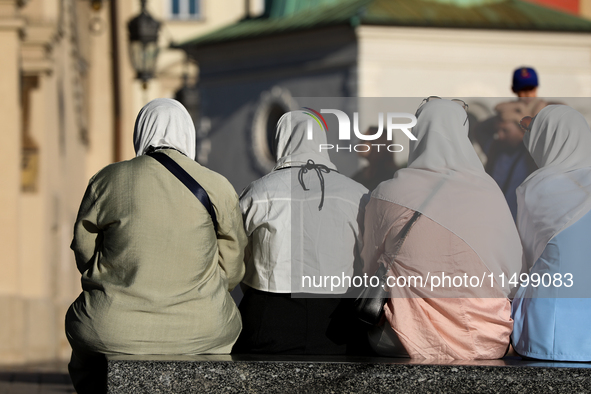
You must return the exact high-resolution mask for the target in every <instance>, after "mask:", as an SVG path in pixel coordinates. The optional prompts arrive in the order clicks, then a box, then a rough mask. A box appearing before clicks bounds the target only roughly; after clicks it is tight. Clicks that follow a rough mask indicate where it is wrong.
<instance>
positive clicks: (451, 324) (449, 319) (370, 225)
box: [362, 99, 521, 359]
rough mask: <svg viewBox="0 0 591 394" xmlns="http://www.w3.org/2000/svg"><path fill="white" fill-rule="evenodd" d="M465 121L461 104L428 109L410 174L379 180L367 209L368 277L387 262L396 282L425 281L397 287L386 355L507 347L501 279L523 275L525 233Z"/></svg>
mask: <svg viewBox="0 0 591 394" xmlns="http://www.w3.org/2000/svg"><path fill="white" fill-rule="evenodd" d="M466 120H467V114H466V112H465V110H464V109H463V108H462V106H461V105H459V104H458V103H456V102H452V101H448V100H443V99H438V100H429V101H428V102H427V103H425V104H424V105H422V106H421V107H420V108H419V109H418V111H417V125H416V126H415V127H414V128H413V134H414V135H415V136H416V137H417V140H416V141H411V143H410V153H409V161H408V168H404V169H401V170H399V171H397V172H396V174H395V175H394V178H393V179H392V180H390V181H386V182H383V183H381V184H380V185H379V186H378V188H377V189H376V190H375V191H374V192H373V193H372V196H371V200H370V202H369V204H368V206H367V209H366V217H365V236H364V247H363V252H362V257H363V260H364V263H365V269H364V271H365V272H366V273H367V274H373V273H374V272H375V271H376V269H377V267H378V264H385V265H386V266H388V265H390V267H391V269H390V275H391V276H393V277H395V278H398V277H403V278H409V277H413V276H414V277H421V278H422V281H423V286H421V284H420V282H419V284H414V283H413V282H411V281H410V280H409V281H407V282H406V284H404V281H402V280H399V281H396V282H392V281H391V283H398V285H397V286H394V287H391V288H390V295H391V298H390V299H389V300H388V302H387V304H386V306H385V317H386V322H385V323H384V324H383V325H382V326H381V327H378V329H376V330H374V331H373V332H372V333H371V335H370V336H371V340H372V343H373V344H374V348H375V349H376V350H377V351H378V352H379V353H382V354H385V355H398V356H404V355H410V356H411V357H423V358H432V357H436V358H451V359H491V358H499V357H502V356H503V355H504V354H505V351H506V350H507V348H508V345H509V335H510V333H511V328H512V320H511V318H510V303H509V300H508V299H507V296H508V295H509V293H510V290H511V289H510V288H509V286H508V284H507V280H505V281H504V286H503V283H502V278H501V276H502V275H505V277H507V276H511V275H512V274H513V273H514V272H519V271H520V269H521V247H520V244H519V236H518V234H517V230H516V228H515V225H514V224H513V220H512V217H511V213H510V212H509V208H508V207H507V203H506V202H505V199H504V198H503V195H502V193H501V191H500V190H499V187H498V186H497V184H496V183H495V182H494V180H493V179H492V178H491V177H490V176H488V175H487V174H486V173H485V172H484V168H483V167H482V164H481V163H480V160H479V159H478V156H477V155H476V153H475V151H474V149H473V147H472V145H471V143H470V141H469V139H468V123H467V121H466ZM415 211H418V212H421V213H422V216H420V217H419V218H418V220H417V221H416V223H415V224H414V226H413V227H412V228H411V229H410V232H409V233H408V237H407V238H406V239H405V241H404V243H403V245H402V247H401V249H400V251H399V253H398V254H397V255H396V256H395V253H396V245H397V244H398V240H399V238H400V236H399V233H400V231H401V229H402V227H403V226H404V225H405V224H406V223H407V222H408V221H409V220H410V218H411V217H412V216H413V214H414V212H415ZM446 277H447V278H449V279H447V278H446ZM457 277H459V278H461V279H457ZM454 278H455V281H453V279H454ZM452 281H453V282H452ZM459 281H461V284H460V283H459ZM458 284H459V286H457V285H458ZM437 286H439V287H437Z"/></svg>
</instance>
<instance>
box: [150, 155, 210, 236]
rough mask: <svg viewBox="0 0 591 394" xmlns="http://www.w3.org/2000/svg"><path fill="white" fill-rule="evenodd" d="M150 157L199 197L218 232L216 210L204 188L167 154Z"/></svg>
mask: <svg viewBox="0 0 591 394" xmlns="http://www.w3.org/2000/svg"><path fill="white" fill-rule="evenodd" d="M147 155H148V156H150V157H152V158H154V159H156V160H158V162H160V164H162V165H163V166H164V167H166V168H167V169H168V170H169V171H170V172H172V174H173V175H174V176H176V177H177V178H178V180H179V181H181V182H183V184H184V185H185V186H187V188H188V189H189V190H190V191H191V192H192V193H193V194H194V195H195V197H197V199H198V200H199V201H201V204H203V206H204V207H205V209H207V212H209V215H210V216H211V220H212V222H213V228H214V230H215V232H216V233H217V232H218V220H217V217H216V214H215V210H214V209H213V205H212V204H211V201H210V200H209V196H208V195H207V192H206V191H205V189H203V187H202V186H201V185H200V184H199V183H198V182H197V181H196V180H195V179H194V178H193V177H192V176H191V175H189V174H188V173H187V171H185V170H183V168H182V167H181V166H180V165H178V163H177V162H176V161H174V160H173V159H171V158H170V157H168V156H167V155H166V154H164V153H162V152H150V153H147Z"/></svg>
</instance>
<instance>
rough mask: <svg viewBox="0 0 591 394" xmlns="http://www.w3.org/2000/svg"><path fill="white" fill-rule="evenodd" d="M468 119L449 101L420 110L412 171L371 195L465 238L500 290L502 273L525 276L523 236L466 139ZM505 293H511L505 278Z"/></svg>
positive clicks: (411, 157)
mask: <svg viewBox="0 0 591 394" xmlns="http://www.w3.org/2000/svg"><path fill="white" fill-rule="evenodd" d="M465 120H466V112H465V111H464V109H463V108H462V107H461V106H460V105H458V104H457V103H454V102H452V101H449V100H432V101H429V102H427V103H426V104H425V105H423V106H422V107H420V108H419V109H418V111H417V125H416V126H415V127H414V128H413V134H414V135H415V136H416V137H417V140H416V141H410V147H409V149H410V153H409V159H408V168H403V169H401V170H398V171H397V172H396V174H395V175H394V178H393V179H392V180H389V181H386V182H383V183H381V184H380V185H379V186H378V187H377V189H376V190H375V191H374V192H373V193H372V197H373V198H379V199H382V200H386V201H391V202H393V203H396V204H399V205H402V206H405V207H407V208H410V209H412V210H415V211H419V212H421V213H422V214H423V215H425V216H427V217H429V218H430V219H431V220H433V221H435V222H437V223H439V224H440V225H442V226H443V227H445V228H447V229H448V230H450V231H451V232H453V233H454V234H455V235H457V236H458V237H460V238H461V239H463V240H464V241H465V242H466V243H467V244H468V245H469V246H470V247H471V248H472V249H473V250H474V251H475V252H476V253H477V254H478V256H479V257H480V259H481V260H482V262H483V263H484V264H485V265H486V267H488V269H489V270H490V271H491V272H492V273H494V276H495V280H496V281H497V283H498V284H499V288H500V284H501V280H500V278H499V275H500V274H501V273H504V274H505V275H506V277H508V278H510V277H511V276H512V275H513V274H514V273H520V272H521V269H522V258H521V257H522V251H521V245H520V241H519V235H518V233H517V229H516V228H515V224H514V222H513V218H512V217H511V212H510V211H509V207H508V206H507V203H506V202H505V198H504V196H503V194H502V192H501V190H500V189H499V187H498V186H497V184H496V183H495V181H494V180H493V179H492V178H491V177H490V176H489V175H487V174H486V172H485V171H484V168H483V166H482V163H481V162H480V160H479V159H478V156H477V155H476V152H475V151H474V148H473V147H472V144H471V143H470V140H469V139H468V126H469V125H468V123H467V122H465ZM425 242H429V240H428V239H426V240H425ZM503 290H504V293H505V294H506V295H508V294H509V292H510V287H509V284H508V281H507V279H505V286H504V288H503Z"/></svg>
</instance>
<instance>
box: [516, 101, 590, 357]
mask: <svg viewBox="0 0 591 394" xmlns="http://www.w3.org/2000/svg"><path fill="white" fill-rule="evenodd" d="M522 125H523V126H524V127H525V128H526V130H527V131H526V133H525V136H524V139H523V141H524V143H525V146H526V147H527V149H528V150H529V152H530V153H531V155H532V157H533V158H534V160H535V162H536V164H537V165H538V166H539V168H540V169H539V170H537V171H536V172H534V173H533V174H532V175H531V176H530V177H529V178H527V179H526V180H525V182H523V184H522V185H521V186H520V187H519V189H517V202H518V211H517V214H518V215H517V227H518V229H519V234H520V235H521V239H522V242H523V251H524V260H525V263H526V264H527V267H528V268H529V269H530V270H529V275H528V276H523V277H522V278H517V281H518V282H520V283H521V284H522V286H521V288H520V289H519V291H518V292H517V294H516V296H515V299H514V300H513V318H514V319H515V328H514V332H513V335H512V342H513V346H514V348H515V351H516V352H517V353H518V354H520V355H522V356H526V357H531V358H537V359H544V360H561V361H591V336H590V335H589V327H590V326H591V299H590V298H591V290H589V283H590V281H591V264H590V257H589V256H591V242H589V240H590V237H589V236H590V234H591V213H589V212H590V211H591V130H590V129H589V126H588V124H587V122H586V120H585V118H584V117H583V116H582V115H581V114H580V113H578V112H577V111H575V110H574V109H572V108H570V107H568V106H566V105H551V106H548V107H546V108H544V109H542V110H541V111H540V112H539V113H538V115H537V116H536V117H535V118H533V121H532V120H531V118H529V117H527V118H524V120H523V121H522Z"/></svg>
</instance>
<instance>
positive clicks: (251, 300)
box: [234, 111, 367, 354]
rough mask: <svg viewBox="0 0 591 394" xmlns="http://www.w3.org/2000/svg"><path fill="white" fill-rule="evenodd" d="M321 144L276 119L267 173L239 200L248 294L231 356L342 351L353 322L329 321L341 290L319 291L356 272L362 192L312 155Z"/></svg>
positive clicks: (319, 135) (299, 118) (313, 134)
mask: <svg viewBox="0 0 591 394" xmlns="http://www.w3.org/2000/svg"><path fill="white" fill-rule="evenodd" d="M322 144H326V131H325V130H323V128H322V127H321V126H320V125H319V123H317V122H315V121H313V120H312V118H311V117H310V116H308V115H307V114H306V113H305V112H304V111H293V112H289V113H287V114H285V115H283V116H282V117H281V119H280V120H279V122H278V123H277V131H276V134H275V144H274V146H275V155H276V158H277V164H276V165H275V168H274V169H273V171H271V173H269V174H267V175H266V176H264V177H263V178H261V179H259V180H257V181H254V182H253V183H251V184H250V185H249V186H248V187H247V188H246V189H245V190H244V192H243V193H242V195H241V196H240V207H241V208H242V213H243V215H244V225H245V228H246V234H247V235H248V249H247V252H246V260H245V262H246V274H245V276H244V281H243V283H244V284H245V285H246V287H247V288H248V289H247V290H246V291H245V295H244V298H243V299H242V302H241V303H240V312H241V313H242V320H243V324H244V329H243V331H242V333H241V334H240V338H239V340H238V342H237V343H236V346H235V347H234V352H241V353H276V354H337V353H345V352H346V351H347V350H348V349H347V345H348V343H347V342H348V338H347V336H348V335H347V333H350V332H351V329H352V326H353V325H354V324H355V322H354V321H351V320H347V319H350V318H351V314H350V313H349V311H348V310H343V311H342V312H340V313H339V306H342V305H341V300H340V299H339V298H338V297H343V293H345V292H346V291H347V289H348V287H349V286H348V284H345V285H343V283H340V284H339V285H337V283H336V282H332V281H329V282H323V283H322V284H321V283H319V282H322V280H323V279H324V278H325V277H338V278H339V280H340V278H342V277H343V276H348V277H352V276H353V271H354V266H355V265H356V263H358V264H357V266H358V268H360V263H361V261H360V259H359V252H360V249H361V247H360V244H361V229H360V222H361V221H362V220H363V219H362V218H363V206H364V205H365V204H364V201H365V198H366V197H367V194H366V193H367V189H366V188H365V187H363V186H362V185H360V184H358V183H357V182H354V181H352V180H351V179H349V178H347V177H346V176H344V175H341V174H339V173H338V171H337V168H336V166H335V165H334V164H333V163H332V162H331V161H330V158H329V156H328V153H327V151H326V150H322V151H319V150H320V149H319V147H320V145H322ZM307 278H309V279H307ZM318 284H320V286H317V285H318ZM333 284H334V285H335V286H334V287H333V286H332V285H333ZM310 293H314V295H312V294H310ZM311 297H316V298H311ZM318 297H321V298H318ZM338 316H342V319H339V317H338ZM343 319H344V320H343ZM349 350H350V349H349Z"/></svg>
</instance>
